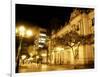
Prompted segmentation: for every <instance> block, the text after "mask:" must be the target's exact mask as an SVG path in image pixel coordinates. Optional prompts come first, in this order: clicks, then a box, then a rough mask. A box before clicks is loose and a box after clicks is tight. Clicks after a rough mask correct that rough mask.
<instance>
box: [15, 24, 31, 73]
mask: <svg viewBox="0 0 100 77" xmlns="http://www.w3.org/2000/svg"><path fill="white" fill-rule="evenodd" d="M16 33H17V34H18V36H19V37H20V43H19V47H18V53H17V57H16V63H17V64H16V73H18V72H19V60H20V52H21V49H22V48H21V47H22V41H23V38H24V37H25V35H26V36H28V37H29V36H32V32H31V30H26V29H25V27H24V26H20V27H19V28H18V29H17V28H16Z"/></svg>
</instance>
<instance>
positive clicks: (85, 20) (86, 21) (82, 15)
mask: <svg viewBox="0 0 100 77" xmlns="http://www.w3.org/2000/svg"><path fill="white" fill-rule="evenodd" d="M71 31H75V32H77V33H78V34H79V35H84V36H86V35H89V34H94V10H93V9H91V10H90V9H89V10H87V11H84V10H79V9H75V10H74V11H73V12H72V13H71V16H70V20H69V23H68V24H65V26H64V27H63V28H62V29H60V30H59V31H58V32H57V33H56V34H53V35H52V39H54V38H57V37H63V36H64V35H65V34H66V33H69V32H71ZM93 39H94V38H93ZM51 45H52V44H51ZM53 48H54V47H51V49H53ZM73 49H74V50H76V47H74V48H73ZM55 53H56V54H55ZM51 58H52V62H51V63H52V64H55V63H56V62H57V63H58V64H59V63H61V64H89V63H91V62H94V44H91V45H87V44H86V45H80V46H79V52H78V59H77V60H74V57H73V53H72V50H71V48H64V50H62V51H61V52H58V51H57V52H52V57H51Z"/></svg>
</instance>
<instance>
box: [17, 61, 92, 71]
mask: <svg viewBox="0 0 100 77" xmlns="http://www.w3.org/2000/svg"><path fill="white" fill-rule="evenodd" d="M89 68H93V67H89V65H88V66H87V65H59V64H58V65H54V64H53V65H50V64H36V63H32V64H23V65H21V66H20V67H19V72H20V73H25V72H43V71H60V70H77V69H89Z"/></svg>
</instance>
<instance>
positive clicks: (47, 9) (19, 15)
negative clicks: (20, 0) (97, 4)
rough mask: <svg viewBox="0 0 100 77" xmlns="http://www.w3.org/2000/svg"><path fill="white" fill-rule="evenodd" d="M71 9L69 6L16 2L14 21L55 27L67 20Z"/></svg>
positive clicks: (48, 27)
mask: <svg viewBox="0 0 100 77" xmlns="http://www.w3.org/2000/svg"><path fill="white" fill-rule="evenodd" d="M71 11H72V8H69V7H57V6H43V5H42V6H40V5H25V4H24V5H23V4H16V23H18V22H21V21H23V22H29V23H31V24H35V25H38V26H39V27H42V28H46V29H52V28H54V29H55V28H59V27H60V26H61V25H62V26H63V25H64V24H65V21H68V20H69V17H70V13H71Z"/></svg>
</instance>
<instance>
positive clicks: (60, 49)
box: [56, 47, 64, 51]
mask: <svg viewBox="0 0 100 77" xmlns="http://www.w3.org/2000/svg"><path fill="white" fill-rule="evenodd" d="M56 50H57V51H63V50H64V48H61V47H57V48H56Z"/></svg>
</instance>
